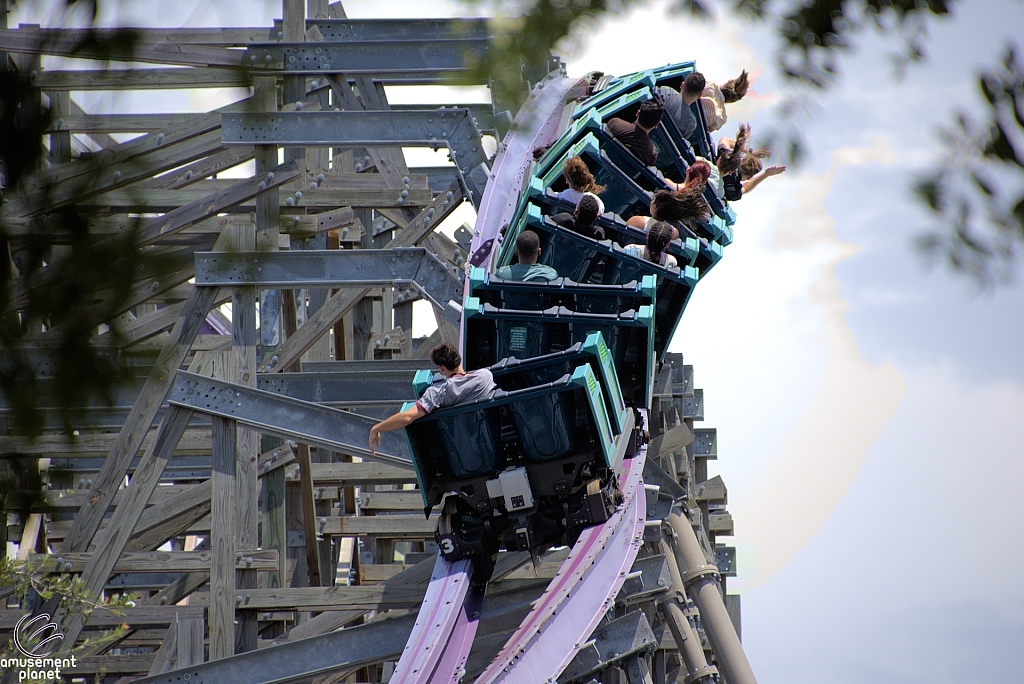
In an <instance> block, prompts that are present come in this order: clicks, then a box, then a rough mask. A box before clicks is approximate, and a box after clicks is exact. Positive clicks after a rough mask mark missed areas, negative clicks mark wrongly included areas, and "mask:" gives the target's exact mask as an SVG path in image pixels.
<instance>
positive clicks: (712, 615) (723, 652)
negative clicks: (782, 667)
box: [668, 513, 757, 684]
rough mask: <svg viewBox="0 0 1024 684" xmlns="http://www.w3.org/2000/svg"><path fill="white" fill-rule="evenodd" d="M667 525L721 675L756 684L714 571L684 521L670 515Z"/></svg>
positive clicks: (732, 681) (739, 683) (733, 683)
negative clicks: (673, 538) (672, 535)
mask: <svg viewBox="0 0 1024 684" xmlns="http://www.w3.org/2000/svg"><path fill="white" fill-rule="evenodd" d="M668 523H669V525H670V526H671V527H672V530H673V531H674V532H675V533H676V547H675V551H676V561H677V562H678V563H679V571H680V573H681V575H682V581H683V584H684V585H685V586H686V593H687V594H688V595H689V596H690V599H691V600H692V601H693V602H694V604H696V606H697V610H699V611H700V618H701V624H702V625H703V626H704V632H705V634H707V635H708V640H709V641H710V642H711V648H712V649H713V650H714V653H715V658H716V659H717V660H718V666H719V668H720V669H721V671H722V674H723V675H725V679H726V680H727V681H728V682H729V684H757V678H755V677H754V671H753V670H752V669H751V667H750V663H749V662H748V661H747V655H746V654H745V653H744V652H743V646H742V645H741V644H740V638H739V636H738V635H737V634H736V628H735V627H734V626H733V624H732V620H731V619H730V618H729V612H728V611H727V610H726V609H725V602H724V601H723V600H722V594H721V592H720V591H719V589H718V568H717V567H715V566H713V565H708V563H707V560H706V559H705V557H704V552H703V551H702V550H701V548H700V542H699V541H697V535H695V534H694V533H693V528H692V527H690V522H689V521H688V520H686V519H685V518H683V517H681V516H679V515H677V514H675V513H673V514H671V515H669V517H668Z"/></svg>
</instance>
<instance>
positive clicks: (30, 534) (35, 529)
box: [18, 513, 44, 561]
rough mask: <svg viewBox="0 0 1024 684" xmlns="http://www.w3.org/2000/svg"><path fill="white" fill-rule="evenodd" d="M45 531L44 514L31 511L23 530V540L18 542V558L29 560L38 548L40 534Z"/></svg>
mask: <svg viewBox="0 0 1024 684" xmlns="http://www.w3.org/2000/svg"><path fill="white" fill-rule="evenodd" d="M43 533H44V528H43V516H42V514H40V513H30V514H29V516H28V520H26V521H25V524H24V527H23V528H22V531H21V540H20V541H19V542H18V544H19V546H18V560H20V561H21V560H28V558H29V556H30V555H31V554H32V553H33V552H34V551H35V550H36V544H37V542H38V541H39V538H40V535H41V534H43Z"/></svg>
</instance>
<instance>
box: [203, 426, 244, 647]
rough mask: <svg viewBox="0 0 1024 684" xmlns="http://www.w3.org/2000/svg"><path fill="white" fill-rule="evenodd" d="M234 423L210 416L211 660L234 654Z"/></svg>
mask: <svg viewBox="0 0 1024 684" xmlns="http://www.w3.org/2000/svg"><path fill="white" fill-rule="evenodd" d="M236 439H237V427H236V425H235V421H233V420H228V419H225V418H220V417H217V416H214V417H213V477H212V478H211V479H212V481H213V489H212V492H211V497H212V507H211V514H212V516H213V519H214V520H216V521H217V524H216V525H214V526H213V530H212V539H211V543H210V546H211V547H212V549H213V554H214V555H213V562H212V563H211V565H210V622H209V630H210V660H217V659H218V658H226V657H228V656H230V655H233V654H234V652H235V534H236V532H235V521H236V510H235V498H236V496H235V486H236V485H235V454H236V453H237V448H238V447H237V443H236Z"/></svg>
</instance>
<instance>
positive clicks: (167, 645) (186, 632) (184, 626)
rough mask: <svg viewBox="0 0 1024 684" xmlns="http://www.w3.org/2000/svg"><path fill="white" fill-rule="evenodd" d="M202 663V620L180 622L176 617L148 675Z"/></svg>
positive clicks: (194, 619) (193, 619) (192, 619)
mask: <svg viewBox="0 0 1024 684" xmlns="http://www.w3.org/2000/svg"><path fill="white" fill-rule="evenodd" d="M201 662H203V619H202V618H201V617H200V618H198V619H196V618H191V619H185V620H182V619H181V618H179V617H178V616H177V615H175V616H174V622H173V623H172V624H171V626H170V627H168V628H167V633H166V636H165V637H164V639H163V643H161V644H160V648H159V650H157V652H156V656H155V658H154V659H153V665H152V667H150V668H149V674H150V675H156V674H161V673H163V672H169V671H171V670H178V669H181V668H184V667H189V666H191V665H196V664H198V663H201Z"/></svg>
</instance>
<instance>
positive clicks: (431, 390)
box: [370, 342, 496, 456]
mask: <svg viewBox="0 0 1024 684" xmlns="http://www.w3.org/2000/svg"><path fill="white" fill-rule="evenodd" d="M430 360H431V362H433V363H434V364H435V365H436V366H437V370H438V372H440V373H441V375H443V376H444V378H445V379H444V381H443V382H437V383H434V384H433V385H431V386H430V387H428V388H427V390H426V391H425V392H424V393H423V396H422V397H420V398H419V400H418V401H417V402H416V403H415V404H414V405H413V406H411V407H409V408H407V409H406V410H404V411H400V412H398V413H396V414H394V415H393V416H391V417H389V418H385V419H384V420H382V421H381V422H379V423H377V424H376V425H374V426H373V427H372V428H370V455H371V456H376V455H377V447H378V446H380V433H382V432H391V431H392V430H398V429H400V428H404V427H405V426H406V425H408V424H410V423H412V422H414V421H416V420H419V419H420V418H422V417H423V416H425V415H427V414H428V413H430V412H431V411H433V410H434V409H436V408H444V407H446V406H457V405H458V404H466V403H468V402H471V401H477V400H478V399H490V398H491V397H493V396H494V390H495V389H496V385H495V384H494V376H492V375H491V371H489V370H487V369H486V368H481V369H480V370H475V371H472V372H470V373H467V372H466V371H465V370H464V369H463V368H462V356H460V355H459V351H458V350H457V349H456V348H455V347H453V346H452V345H450V344H448V343H447V342H442V343H441V344H439V345H437V346H436V347H434V348H433V349H431V350H430Z"/></svg>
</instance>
